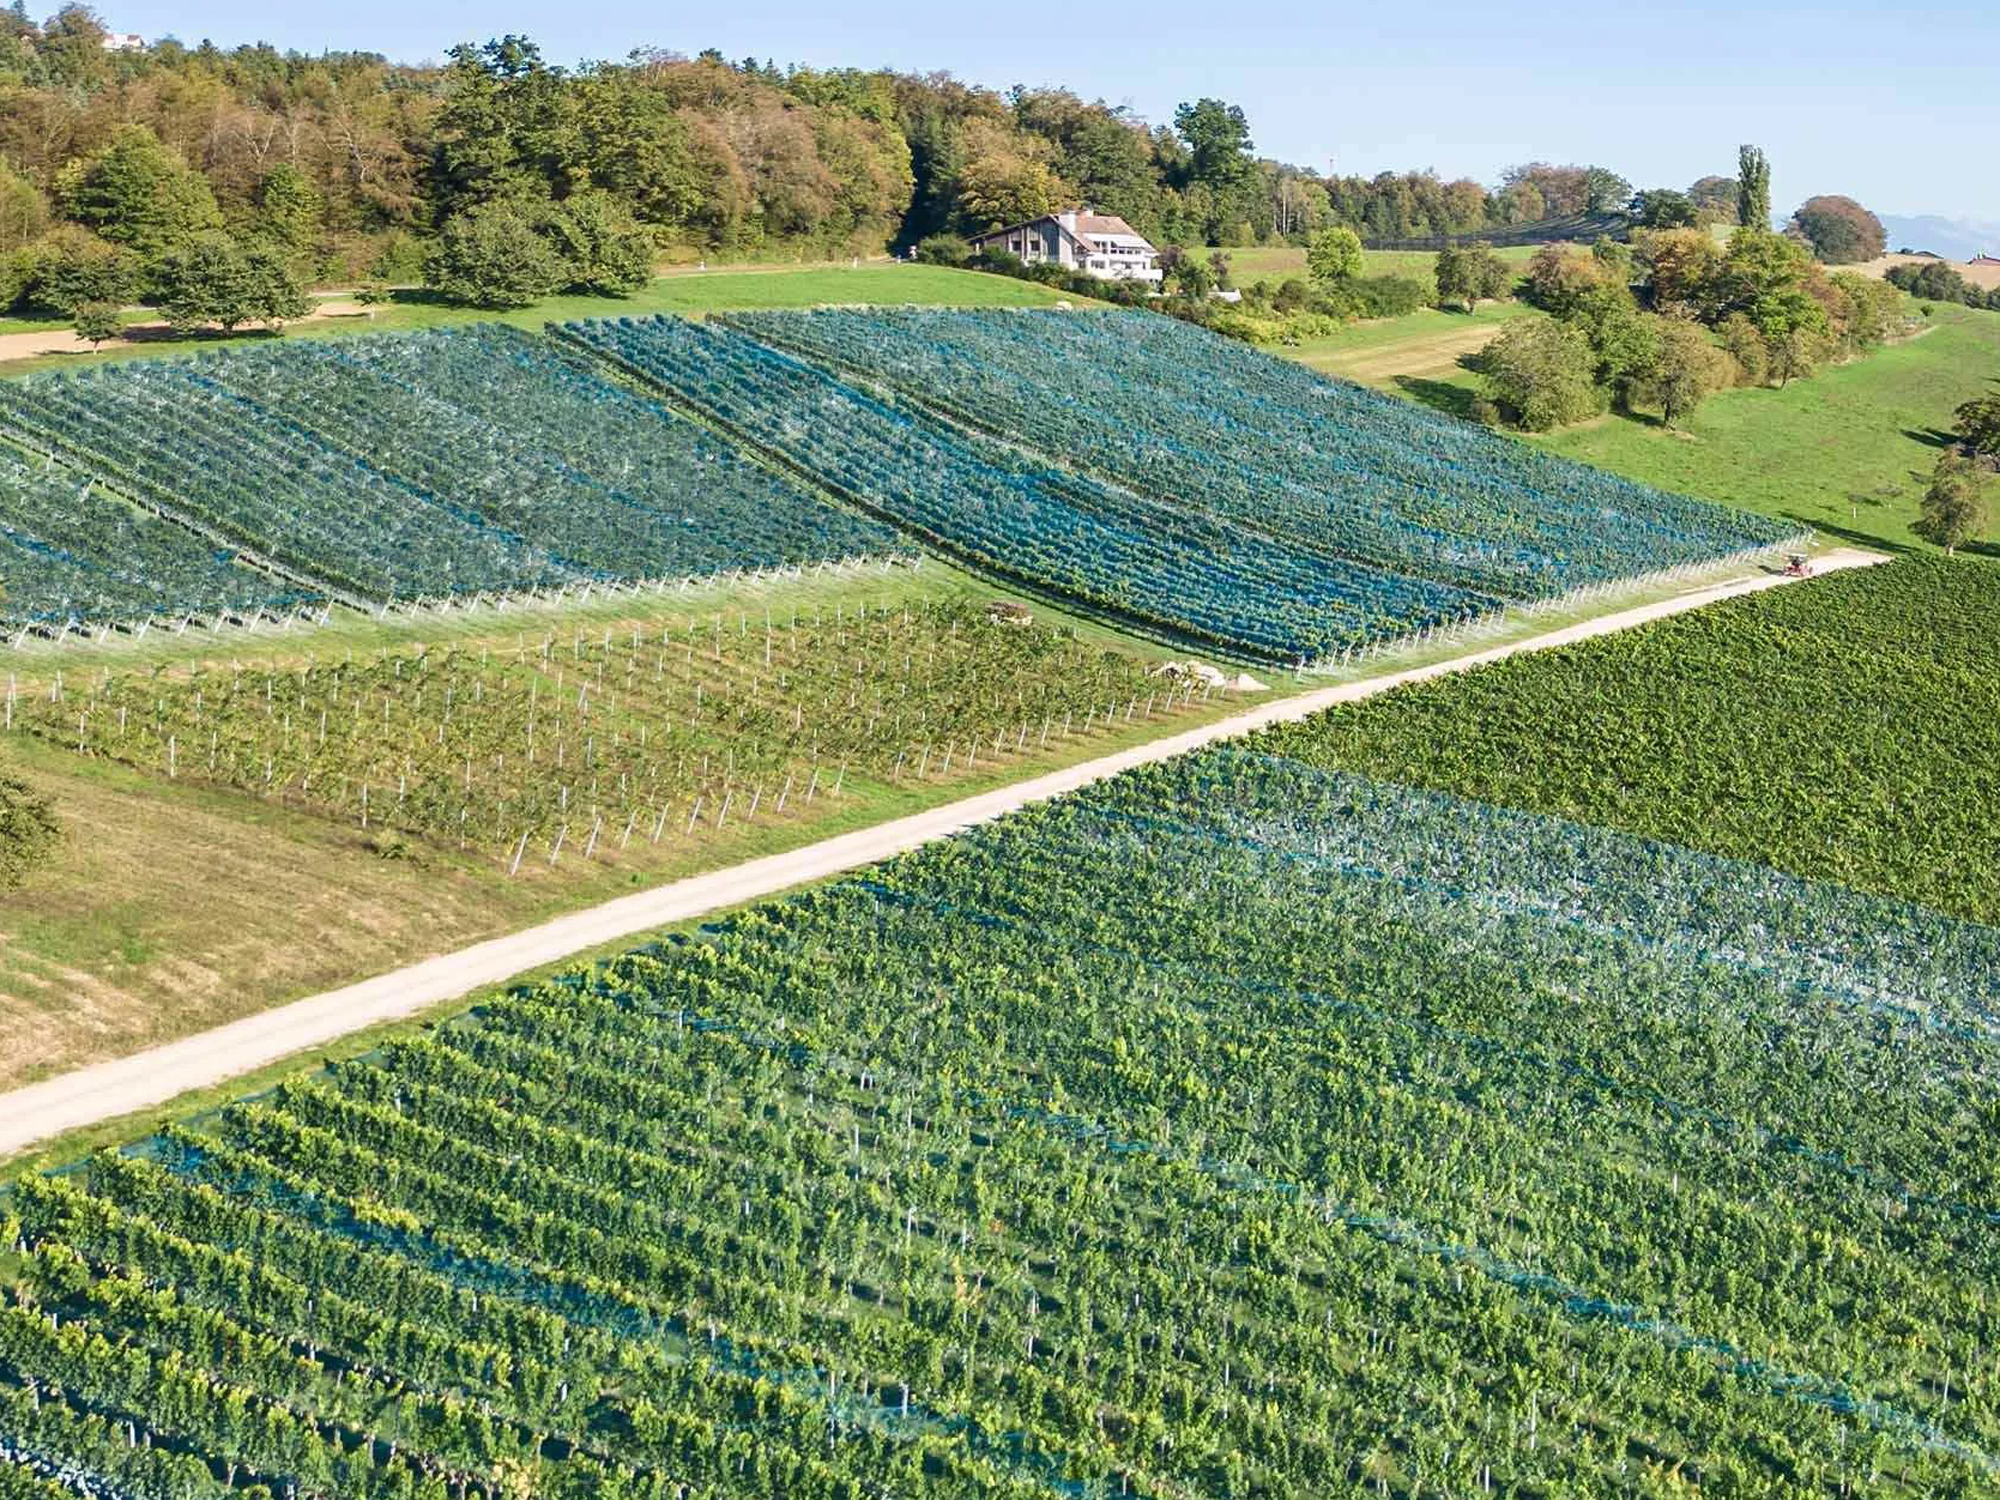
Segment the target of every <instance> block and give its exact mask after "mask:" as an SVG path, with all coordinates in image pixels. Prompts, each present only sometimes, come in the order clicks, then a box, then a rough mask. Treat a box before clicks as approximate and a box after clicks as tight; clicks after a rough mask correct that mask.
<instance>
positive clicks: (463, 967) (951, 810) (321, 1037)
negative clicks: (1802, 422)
mask: <svg viewBox="0 0 2000 1500" xmlns="http://www.w3.org/2000/svg"><path fill="white" fill-rule="evenodd" d="M1886 561H1888V559H1887V558H1886V557H1884V556H1882V555H1881V554H1880V553H1873V552H1862V551H1859V550H1856V549H1852V548H1849V549H1843V550H1841V551H1837V552H1834V553H1831V554H1829V555H1827V556H1826V557H1824V558H1821V559H1820V560H1819V562H1818V564H1817V566H1818V568H1819V570H1820V571H1821V572H1828V571H1832V570H1834V569H1839V568H1852V567H1865V566H1867V565H1869V564H1872V563H1878V562H1886ZM1786 581H1787V580H1786V579H1785V578H1784V577H1783V576H1781V575H1777V574H1756V575H1753V576H1750V577H1742V578H1733V579H1728V580H1725V581H1723V582H1721V583H1717V584H1710V585H1705V586H1700V587H1696V588H1693V589H1690V590H1688V591H1686V592H1684V593H1680V594H1676V595H1673V596H1672V597H1670V598H1667V599H1662V600H1658V601H1656V602H1654V603H1651V604H1643V605H1639V606H1636V607H1634V608H1632V609H1627V610H1621V611H1619V612H1618V613H1616V614H1610V615H1603V616H1600V617H1599V618H1597V619H1594V620H1586V621H1583V622H1582V623H1580V624H1576V625H1570V626H1565V627H1564V628H1562V629H1560V630H1552V631H1548V632H1546V633H1545V634H1542V635H1537V636H1529V637H1526V638H1524V639H1522V640H1518V641H1511V642H1508V643H1506V644H1504V645H1499V646H1493V647H1489V648H1487V649H1485V650H1482V651H1474V652H1471V653H1469V654H1467V655H1465V656H1459V657H1454V658H1452V659H1450V660H1448V661H1442V662H1434V663H1432V664H1430V665H1428V666H1421V667H1412V668H1410V669H1409V670H1407V671H1402V672H1395V673H1391V674H1389V675H1387V676H1383V677H1374V678H1369V679H1366V680H1365V681H1360V682H1347V683H1341V684H1338V685H1336V686H1333V687H1326V688H1321V689H1319V690H1317V691H1315V692H1309V693H1301V694H1299V695H1297V696H1295V697H1291V698H1285V699H1281V700H1277V701H1274V702H1271V703H1267V704H1264V705H1262V706H1260V707H1257V708H1254V709H1251V710H1249V711H1248V712H1245V713H1241V714H1237V715H1235V716H1233V717H1231V718H1228V719H1224V720H1220V721H1218V722H1216V723H1214V724H1208V725H1204V726H1202V727H1201V728H1199V729H1192V730H1188V731H1186V732H1184V733H1181V734H1176V735H1169V736H1167V737H1166V738H1164V739H1159V740H1154V741H1152V742H1151V743H1149V744H1145V745H1140V746H1136V747H1134V748H1132V749H1129V750H1121V751H1119V752H1117V753H1116V754H1113V755H1106V756H1102V757H1100V758H1098V759H1096V760H1091V761H1086V762H1084V763H1082V764H1081V765H1076V766H1071V767H1068V768H1066V769H1064V770H1060V771H1054V772H1051V773H1049V774H1048V775H1045V776H1038V777H1035V778H1033V779H1031V780H1028V781H1024V782H1020V783H1018V784H1016V785H1014V786H1009V787H1001V788H999V789H997V790H994V791H990V792H982V793H981V794H979V795H978V796H975V797H967V798H965V799H963V800H962V801H958V802H954V803H950V804H948V805H946V806H944V807H939V808H933V809H931V810H930V811H928V812H922V813H916V814H913V815H912V816H910V817H906V818H898V819H896V820H895V821H893V822H889V823H883V824H880V825H878V826H877V827H874V828H866V829H861V830H858V831H857V832H854V833H846V834H841V835H839V836H838V837H835V838H830V839H825V840H823V841H821V842H820V843H817V844H811V845H808V846H807V847H805V848H803V849H796V850H793V851H791V852H789V853H786V854H777V855H771V856H768V857H766V858H763V859H755V860H751V861H749V862H747V863H745V864H740V865H735V866H732V867H731V868H729V869H726V870H716V871H712V872H710V873H709V874H706V875H697V876H693V877H691V878H689V879H686V880H679V881H675V882H673V883H672V884H670V885H664V886H661V887H659V888H658V889H656V890H650V891H642V892H640V893H638V894H637V895H632V896H624V897H621V898H620V899H618V900H616V901H609V902H606V903H605V904H604V905H602V906H597V907H593V908H591V909H590V910H588V911H581V912H574V913H572V914H570V915H569V916H565V917H558V918H556V919H555V920H553V921H550V922H545V923H543V924H542V925H540V926H538V927H532V928H529V929H528V930H527V931H525V932H517V933H513V934H511V935H510V936H507V937H502V938H494V939H492V940H490V941H488V942H483V943H475V944H474V945H473V946H471V947H469V948H465V949H462V950H460V951H459V952H456V953H448V954H444V955H442V956H440V957H437V958H431V959H426V960H424V961H423V962H422V963H417V964H412V965H410V966H409V967H407V968H403V969H398V970H396V971H395V972H393V973H390V974H383V975H379V976H378V977H376V978H374V979H368V980H363V981H362V982H361V983H359V984H351V985H348V986H346V987H345V988H343V989H338V990H330V991H328V992H327V993H325V994H323V995H315V996H311V997H309V998H307V999H304V1000H297V1001H294V1002H292V1003H291V1004H289V1005H284V1006H280V1007H278V1008H277V1009H275V1010H269V1011H264V1012H261V1013H259V1014H257V1015H254V1016H246V1017H244V1018H243V1019H242V1020H239V1021H233V1022H231V1023H230V1024H228V1025H226V1026H218V1027H216V1028H215V1029H214V1030H213V1031H207V1032H202V1033H200V1034H199V1035H196V1036H191V1037H185V1038H183V1039H181V1040H180V1041H177V1042H169V1043H167V1044H166V1045H164V1046H160V1047H154V1048H151V1049H150V1050H148V1051H145V1052H140V1053H135V1054H134V1055H132V1056H130V1057H124V1058H118V1059H115V1060H113V1061H110V1062H104V1063H97V1064H94V1065H92V1066H90V1067H87V1068H80V1069H78V1070H77V1071H76V1072H74V1073H66V1074H63V1075H62V1076H60V1077H57V1078H51V1079H48V1080H45V1081H44V1082H41V1083H37V1084H33V1085H31V1086H29V1087H27V1088H23V1089H17V1090H15V1091H14V1092H12V1093H9V1094H4V1095H0V1157H6V1156H10V1155H12V1154H13V1153H15V1152H17V1151H20V1150H21V1149H23V1148H24V1147H27V1146H29V1145H31V1144H33V1143H34V1142H36V1141H39V1140H43V1139H46V1138H47V1137H49V1136H53V1135H58V1134H60V1133H62V1132H63V1131H66V1130H74V1129H78V1128H80V1127H82V1126H86V1125H95V1124H98V1123H101V1122H103V1121H106V1120H112V1119H115V1118H117V1117H118V1116H120V1115H124V1114H130V1113H132V1112H133V1111H135V1110H142V1109H150V1108H152V1107H153V1106H155V1105H159V1104H164V1103H166V1102H167V1101H168V1100H170V1099H173V1098H174V1097H175V1096H176V1095H179V1094H183V1093H186V1092H187V1091H189V1090H191V1089H202V1088H210V1087H213V1086H214V1085H216V1084H218V1083H221V1082H223V1081H225V1080H226V1079H229V1078H231V1077H234V1076H236V1075H238V1074H241V1073H247V1072H250V1071H252V1070H254V1069H257V1068H262V1067H266V1066H268V1065H270V1064H272V1063H275V1062H278V1061H280V1060H281V1059H283V1058H286V1057H289V1056H291V1055H292V1054H294V1053H298V1052H305V1051H309V1050H310V1049H312V1048H314V1047H319V1046H324V1045H326V1044H327V1043H329V1042H332V1041H334V1040H336V1039H337V1038H339V1037H341V1036H344V1035H346V1034H347V1033H348V1032H351V1031H358V1030H361V1029H362V1028H364V1027H369V1026H375V1025H379V1024H381V1023H382V1022H385V1021H394V1020H400V1019H402V1018H404V1017H407V1016H412V1015H415V1014H416V1013H418V1012H419V1011H423V1010H426V1009H429V1008H430V1007H431V1006H434V1005H438V1004H441V1003H443V1002H445V1001H448V1000H454V999H458V998H460V997H462V996H464V995H467V994H470V993H471V992H473V991H475V990H479V989H483V988H485V987H487V986H489V985H494V984H499V983H502V982H504V981H506V980H508V979H511V978H513V977H514V976H515V975H517V974H521V973H523V972H525V971H527V970H529V969H534V968H538V967H540V966H542V965H544V964H551V963H557V962H559V961H561V960H562V959H565V958H567V957H569V956H571V955H572V954H575V953H580V952H583V951H585V950H588V949H591V948H596V947H600V946H602V945H604V944H608V943H615V942H618V941H620V940H622V939H625V938H630V937H635V936H637V935H638V934H640V933H644V932H649V931H651V930H653V929H655V928H659V927H665V926H668V925H670V924H672V923H675V922H684V921H688V920H690V919H692V918H696V917H701V916H704V915H706V914H708V913H710V912H714V911H718V910H721V909H723V908H726V907H731V906H736V905H740V904H741V903H743V902H747V901H755V900H759V899H761V898H763V897H767V896H773V895H776V894H777V893H779V892H781V891H785V890H789V889H790V888H792V887H794V886H798V885H803V884H806V883H808V882H811V881H815V880H823V879H825V878H827V877H828V876H832V875H838V874H840V873H842V872H843V871H846V870H852V869H855V868H858V867H859V866H862V865H867V864H873V863H875V862H876V861H878V860H883V859H887V858H889V857H890V856H892V855H896V854H901V853H904V852H905V851H907V850H910V849H914V848H916V847H917V846H918V845H920V844H925V843H929V842H931V841H932V840H934V839H941V838H945V837H947V836H949V835H951V834H953V833H957V832H959V831H960V830H961V829H964V828H968V827H970V826H972V825H973V824H976V823H983V822H986V821H988V820H990V819H993V818H997V817H999V816H1001V815H1002V814H1003V813H1009V812H1012V811H1014V810H1015V809H1017V808H1020V807H1024V806H1026V805H1028V804H1029V803H1032V802H1042V801H1046V800H1047V799H1049V798H1051V797H1057V796H1061V795H1062V794H1063V793H1065V792H1072V791H1075V790H1076V789H1077V788H1079V787H1083V786H1088V785H1089V784H1090V783H1092V782H1095V781H1101V780H1103V779H1104V778H1106V777H1108V776H1115V775H1117V774H1118V773H1119V772H1121V771H1127V770H1130V769H1132V768H1133V767H1134V766H1142V765H1148V764H1151V763H1152V762H1155V761H1161V760H1166V759H1168V758H1170V757H1172V756H1176V755H1185V754H1186V753H1188V752H1189V751H1191V750H1197V749H1200V748H1201V747H1202V746H1204V745H1207V744H1211V743H1213V742H1214V741H1216V740H1220V739H1227V738H1231V737H1233V736H1237V735H1243V734H1248V733H1250V732H1251V731H1253V730H1257V729H1262V728H1264V727H1266V726H1267V725H1271V724H1278V723H1284V722H1288V721H1291V720H1296V719H1303V718H1305V717H1306V716H1308V715H1309V714H1313V713H1317V712H1318V711H1319V710H1321V709H1324V708H1331V707H1332V706H1334V705H1335V704H1340V703H1352V702H1355V701H1357V700H1359V699H1363V698H1369V697H1373V696H1374V695H1375V694H1377V693H1384V692H1387V691H1388V690H1389V689H1391V688H1394V687H1400V686H1402V685H1404V684H1405V683H1412V682H1422V681H1425V680H1427V679H1429V678H1433V677H1442V676H1445V675H1447V674H1450V673H1453V672H1463V671H1465V670H1467V669H1469V668H1471V667H1476V666H1480V665H1483V664H1484V663H1486V662H1491V661H1498V660H1500V659H1502V658H1504V657H1509V656H1514V655H1517V654H1518V653H1520V652H1523V651H1540V650H1545V649H1547V648H1549V647H1552V646H1564V645H1568V644H1570V643H1572V642H1575V641H1583V640H1589V639H1590V638H1592V637H1593V636H1600V635H1609V634H1612V633H1613V632H1615V631H1620V630H1629V629H1631V628H1632V627H1633V626H1635V625H1643V624H1645V623H1646V622H1647V621H1649V620H1658V619H1663V618H1665V617H1666V616H1668V615H1675V614H1680V613H1682V612H1684V611H1686V610H1690V609H1696V608H1699V607H1700V606H1702V605H1704V604H1712V603H1714V602H1715V601H1717V600H1719V599H1726V598H1730V597H1732V596H1734V595H1738V594H1749V593H1755V592H1757V591H1759V590H1762V589H1767V588H1772V587H1776V586H1778V585H1780V584H1783V583H1785V582H1786Z"/></svg>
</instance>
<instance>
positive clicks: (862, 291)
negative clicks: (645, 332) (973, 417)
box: [0, 261, 1078, 375]
mask: <svg viewBox="0 0 2000 1500" xmlns="http://www.w3.org/2000/svg"><path fill="white" fill-rule="evenodd" d="M1064 300H1068V301H1071V302H1075V301H1076V300H1078V299H1076V298H1075V297H1066V296H1065V294H1063V293H1061V292H1056V291H1052V290H1051V289H1050V288H1048V287H1045V286H1042V285H1040V284H1038V283H1036V282H1032V281H1021V280H1017V279H1016V278H1014V277H1011V276H991V275H987V274H985V273H984V272H979V271H958V270H953V269H951V268H950V267H948V266H925V265H902V264H898V263H895V262H886V263H885V262H880V261H864V262H863V263H862V264H860V265H858V266H850V265H831V266H805V267H793V266H771V267H758V268H754V269H742V268H738V269H730V270H720V271H685V270H682V271H673V272H669V273H668V274H666V275H664V276H658V277H655V278H654V279H653V281H652V282H651V283H650V284H649V285H648V286H647V287H645V288H644V289H643V290H642V291H640V292H638V293H636V294H635V295H633V296H630V297H551V298H549V299H547V300H546V301H543V302H538V303H536V304H535V305H534V306H533V307H528V308H521V309H518V310H514V311H508V312H490V311H486V310H484V309H480V308H468V307H450V306H446V305H445V304H443V303H439V302H434V301H431V300H429V299H428V298H427V297H425V296H424V295H423V294H422V293H418V292H399V293H397V294H396V295H395V299H394V300H393V301H391V302H389V303H387V304H384V305H382V306H379V307H377V308H375V309H374V311H373V314H372V316H368V317H343V318H323V319H314V320H311V321H308V322H302V323H295V324H293V325H292V326H291V327H290V328H289V329H288V330H287V331H286V333H285V334H284V337H286V338H338V337H340V336H342V335H344V334H356V333H393V332H402V331H408V330H411V329H418V328H440V327H445V326H448V325H453V324H460V323H479V322H500V323H511V324H513V325H514V326H516V327H518V328H529V329H539V328H540V327H541V326H542V325H543V324H544V323H548V322H562V321H567V320H569V319H574V318H612V317H641V316H646V315H649V314H652V313H681V314H700V313H711V312H734V311H738V310H741V309H743V308H751V307H817V306H820V305H821V304H829V303H830V304H842V303H877V304H887V305H892V306H893V305H897V304H900V303H906V302H908V303H918V304H923V305H931V306H950V307H1053V306H1054V305H1055V304H1056V303H1057V302H1059V301H1064ZM63 326H65V325H63V324H61V323H50V322H48V321H46V320H41V321H31V320H27V319H19V320H16V319H0V337H4V335H6V334H10V333H38V332H46V331H48V330H49V329H51V328H61V327H63ZM269 337H270V335H268V334H265V333H262V332H254V331H253V332H248V333H243V334H239V335H237V336H236V337H234V338H228V339H225V338H221V337H204V338H199V339H173V338H148V339H145V340H143V341H134V342H131V343H129V344H125V345H121V346H116V347H109V346H107V347H106V348H105V349H104V350H102V351H100V352H99V353H96V354H88V353H85V354H38V355H34V356H31V357H29V358H25V359H11V360H10V359H4V358H0V375H22V374H27V373H29V372H31V371H35V370H51V369H63V370H69V369H76V368H78V367H80V366H83V365H90V364H103V363H110V362H112V361H116V360H127V359H147V358H156V357H158V356H160V355H162V354H184V353H187V352H188V351H189V350H191V349H210V348H215V347H218V346H220V345H222V344H227V343H245V342H261V341H264V340H267V339H269ZM4 347H5V346H4V343H0V351H4Z"/></svg>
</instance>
